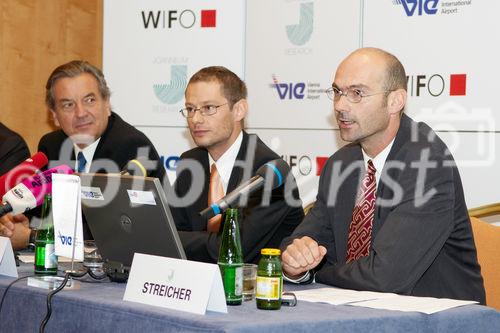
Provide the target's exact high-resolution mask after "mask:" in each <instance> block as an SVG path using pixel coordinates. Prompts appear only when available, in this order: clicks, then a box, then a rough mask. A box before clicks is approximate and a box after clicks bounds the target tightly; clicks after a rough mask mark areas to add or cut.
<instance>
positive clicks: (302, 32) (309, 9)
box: [286, 2, 314, 46]
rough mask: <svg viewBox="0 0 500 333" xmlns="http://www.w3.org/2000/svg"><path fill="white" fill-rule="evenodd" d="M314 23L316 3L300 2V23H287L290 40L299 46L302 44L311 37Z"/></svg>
mask: <svg viewBox="0 0 500 333" xmlns="http://www.w3.org/2000/svg"><path fill="white" fill-rule="evenodd" d="M313 23H314V4H313V3H312V2H308V3H302V4H300V18H299V24H294V25H287V26H286V34H287V36H288V40H289V41H290V42H291V43H292V44H294V45H297V46H302V45H304V44H305V43H307V41H308V40H309V39H310V38H311V35H312V33H313Z"/></svg>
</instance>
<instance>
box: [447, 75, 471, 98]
mask: <svg viewBox="0 0 500 333" xmlns="http://www.w3.org/2000/svg"><path fill="white" fill-rule="evenodd" d="M466 83H467V74H450V96H465V91H466V88H467V86H466Z"/></svg>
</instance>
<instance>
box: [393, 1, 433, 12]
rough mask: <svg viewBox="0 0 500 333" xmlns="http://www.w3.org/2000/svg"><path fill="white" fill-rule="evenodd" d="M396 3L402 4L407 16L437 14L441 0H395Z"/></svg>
mask: <svg viewBox="0 0 500 333" xmlns="http://www.w3.org/2000/svg"><path fill="white" fill-rule="evenodd" d="M392 2H393V3H394V4H395V5H402V7H403V8H404V11H405V13H406V16H413V15H418V16H422V15H435V14H436V13H437V11H438V9H437V6H438V4H439V0H393V1H392Z"/></svg>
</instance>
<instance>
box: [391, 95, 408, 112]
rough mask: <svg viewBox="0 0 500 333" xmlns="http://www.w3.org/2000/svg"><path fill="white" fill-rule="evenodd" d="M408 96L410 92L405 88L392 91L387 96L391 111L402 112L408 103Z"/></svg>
mask: <svg viewBox="0 0 500 333" xmlns="http://www.w3.org/2000/svg"><path fill="white" fill-rule="evenodd" d="M407 97H408V94H407V92H406V90H404V89H396V90H394V91H391V93H390V94H389V96H387V106H388V108H389V113H391V114H398V113H401V111H402V110H403V109H404V107H405V105H406V99H407Z"/></svg>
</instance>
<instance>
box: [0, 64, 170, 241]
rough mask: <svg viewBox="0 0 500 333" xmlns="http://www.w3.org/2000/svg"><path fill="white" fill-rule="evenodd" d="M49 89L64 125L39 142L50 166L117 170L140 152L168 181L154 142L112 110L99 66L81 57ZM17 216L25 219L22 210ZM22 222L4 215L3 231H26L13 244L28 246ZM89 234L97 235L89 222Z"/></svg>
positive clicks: (152, 171)
mask: <svg viewBox="0 0 500 333" xmlns="http://www.w3.org/2000/svg"><path fill="white" fill-rule="evenodd" d="M45 88H46V96H45V102H46V104H47V107H48V109H49V110H50V114H51V116H52V119H53V120H54V123H55V125H56V126H58V127H60V128H61V129H59V130H56V131H53V132H50V133H48V134H46V135H44V136H43V137H42V138H41V140H40V142H39V144H38V151H41V152H43V153H45V155H47V157H48V159H49V161H50V166H51V167H53V166H55V165H61V164H68V165H70V166H72V167H73V166H74V167H75V171H78V172H101V173H102V172H113V173H114V172H116V173H117V172H120V171H121V170H122V169H123V168H124V167H125V166H126V165H127V163H128V162H129V161H130V160H133V159H136V158H137V157H139V155H140V156H143V157H144V160H146V159H147V160H148V161H149V162H145V163H144V164H147V165H145V167H146V169H148V170H147V171H148V176H151V177H157V178H160V179H161V180H163V178H164V176H165V168H164V167H163V165H162V163H161V162H160V158H159V156H158V153H157V152H156V149H155V148H154V146H153V144H152V143H151V141H150V140H149V139H148V138H147V137H146V136H145V135H144V134H143V133H142V132H141V131H139V130H137V129H136V128H134V127H133V126H132V125H130V124H128V123H127V122H125V121H124V120H123V119H122V118H121V117H120V116H118V115H117V114H116V113H114V112H112V111H111V105H110V100H109V98H110V95H111V92H110V90H109V88H108V86H107V83H106V80H105V78H104V75H103V73H102V72H101V70H100V69H98V68H97V67H95V66H93V65H92V64H90V63H88V62H86V61H82V60H75V61H71V62H68V63H66V64H63V65H61V66H59V67H57V68H56V69H54V71H53V72H52V73H51V75H50V76H49V78H48V80H47V84H46V87H45ZM35 214H36V213H35ZM17 220H21V221H23V222H26V218H25V217H23V215H22V214H21V215H19V216H18V217H17ZM17 220H16V219H13V218H11V216H10V215H9V216H7V217H4V218H2V219H0V232H2V233H3V235H5V236H8V237H12V236H14V232H16V234H18V233H20V232H21V233H22V234H23V235H24V236H23V237H13V239H16V240H17V241H16V243H14V244H13V245H14V247H16V248H19V247H25V246H26V245H28V236H29V235H30V232H29V229H27V228H25V229H24V230H20V231H18V230H19V228H17V229H16V230H15V231H14V223H13V222H17ZM33 236H34V233H33V232H31V238H32V237H33ZM84 237H85V238H86V239H88V238H92V235H91V233H90V230H89V229H88V226H87V224H86V223H85V221H84ZM30 243H31V241H30Z"/></svg>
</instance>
